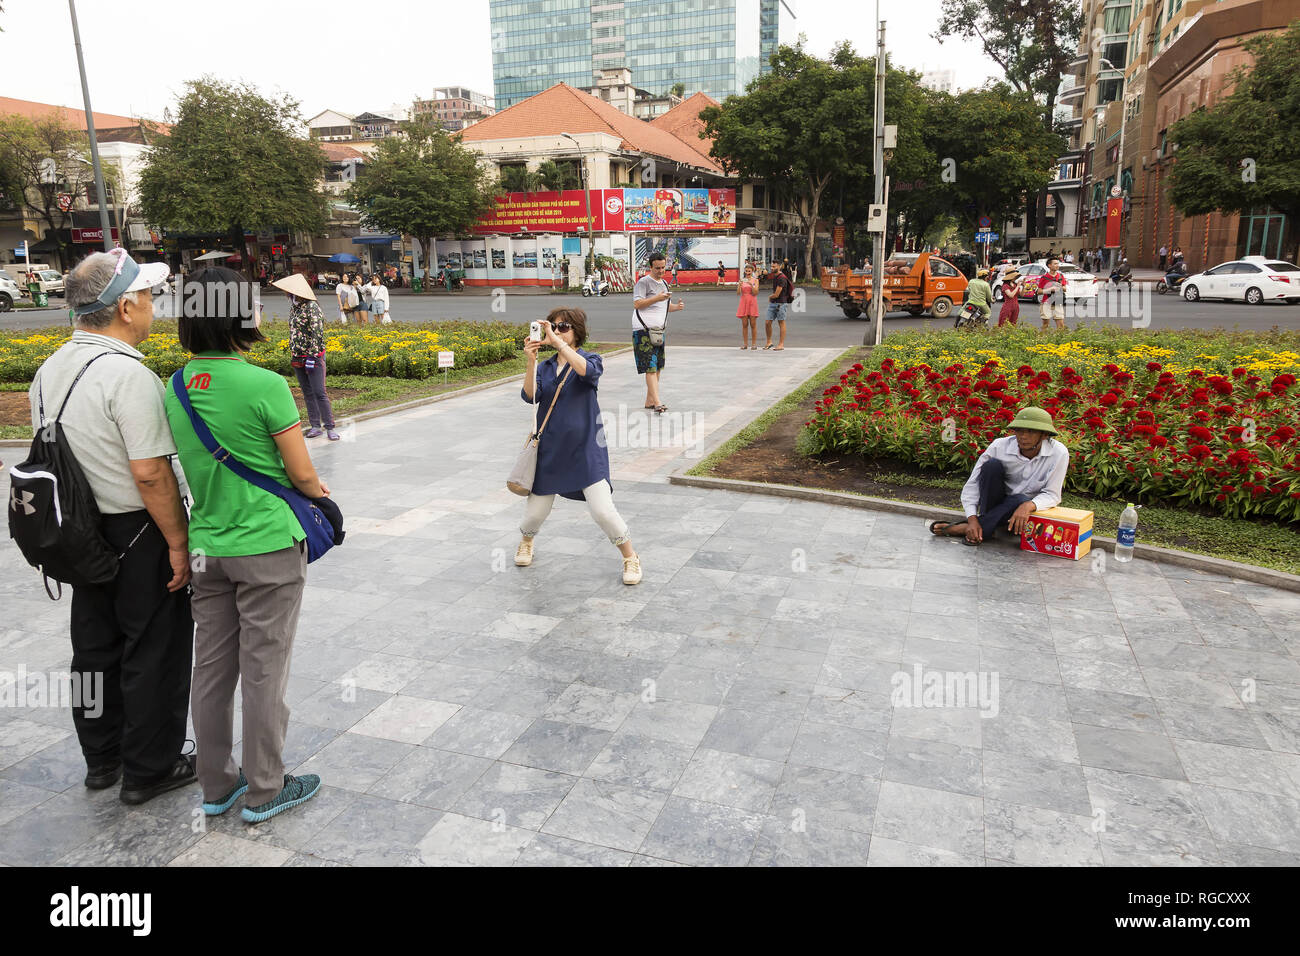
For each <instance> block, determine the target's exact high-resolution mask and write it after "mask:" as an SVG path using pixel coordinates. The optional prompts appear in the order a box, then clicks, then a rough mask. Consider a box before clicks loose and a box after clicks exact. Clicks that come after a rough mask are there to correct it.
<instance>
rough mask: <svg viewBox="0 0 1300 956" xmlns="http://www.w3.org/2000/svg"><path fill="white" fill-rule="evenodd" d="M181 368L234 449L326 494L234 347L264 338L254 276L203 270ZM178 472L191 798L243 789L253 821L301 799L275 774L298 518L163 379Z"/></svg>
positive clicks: (276, 385) (271, 386) (295, 605)
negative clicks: (247, 473)
mask: <svg viewBox="0 0 1300 956" xmlns="http://www.w3.org/2000/svg"><path fill="white" fill-rule="evenodd" d="M182 301H183V302H184V303H185V308H184V309H183V310H181V316H180V318H179V320H178V326H179V328H178V332H179V335H180V340H181V345H182V346H184V347H185V348H186V349H187V350H189V351H190V352H191V353H193V358H192V359H191V360H190V361H189V362H188V363H187V364H186V366H185V368H184V370H183V371H182V373H181V377H182V379H183V380H184V381H185V383H186V386H185V391H186V395H188V397H189V400H190V404H191V406H192V407H193V408H194V411H195V413H196V414H197V415H198V416H199V417H200V418H201V419H202V420H203V421H204V422H205V423H206V424H207V426H208V428H209V429H210V430H211V431H212V434H213V437H214V438H215V439H216V441H217V442H219V443H220V444H221V446H222V447H223V448H225V449H227V450H228V451H229V452H230V453H231V455H232V456H233V457H234V458H235V459H236V460H238V461H240V462H242V463H243V464H244V465H246V466H247V467H249V468H251V469H253V470H254V471H260V472H262V473H264V474H267V475H270V476H271V477H272V478H274V479H275V480H276V481H279V482H280V483H281V484H283V485H285V486H286V487H289V486H292V487H294V488H297V489H298V490H299V491H301V492H302V493H303V494H305V495H307V496H308V497H310V498H320V497H323V496H325V495H328V494H329V489H328V488H327V487H326V486H325V483H324V482H323V481H321V480H320V476H319V475H317V474H316V468H315V466H313V465H312V461H311V456H310V455H309V454H308V452H307V443H306V441H305V440H304V439H303V434H302V431H301V429H300V425H301V421H300V417H299V414H298V406H297V405H296V403H295V402H294V400H293V395H292V393H291V392H290V391H289V386H288V384H286V382H285V380H284V378H283V377H281V376H280V375H277V374H276V373H275V372H272V371H270V370H269V369H264V368H258V367H257V366H255V365H252V364H250V363H249V362H247V361H246V360H245V359H244V354H243V353H245V352H247V351H248V349H249V348H251V347H252V346H253V344H254V343H256V342H263V341H266V339H265V337H264V336H263V335H262V333H261V331H260V330H259V328H258V325H259V324H260V320H261V316H260V313H259V312H258V310H257V307H256V305H255V303H254V301H253V298H252V286H251V284H250V283H248V282H247V281H246V280H245V279H244V278H243V277H242V276H241V275H239V274H238V273H236V272H232V271H231V270H229V269H223V268H214V269H206V270H204V271H203V272H200V273H199V274H198V275H196V276H194V277H193V278H191V279H190V280H189V281H188V282H187V283H186V284H185V288H184V290H183V292H182ZM164 404H165V406H166V409H167V419H168V422H169V424H170V425H171V430H172V435H173V436H174V438H175V439H176V449H177V452H178V454H179V457H180V460H181V466H182V467H183V468H184V469H185V474H186V477H187V478H188V479H189V483H190V490H191V493H192V495H193V497H194V505H193V509H192V511H191V514H190V539H189V540H190V548H191V551H192V554H193V561H192V568H193V572H194V574H193V579H192V580H193V587H194V597H193V601H192V607H193V613H194V624H195V634H194V679H193V684H192V690H191V694H190V707H191V710H192V712H193V715H194V732H195V736H196V738H197V742H196V748H195V750H196V756H197V771H198V777H199V784H200V785H201V786H202V788H203V800H204V802H203V810H204V812H205V813H207V814H209V815H216V814H220V813H225V812H226V811H227V810H229V809H230V808H231V807H232V806H234V804H235V802H236V801H237V800H238V799H239V798H240V796H244V795H245V794H246V796H245V797H244V809H243V813H242V815H243V818H244V819H245V820H247V821H248V822H250V823H260V822H261V821H263V820H268V819H270V818H271V817H273V816H275V815H276V814H278V813H281V812H283V811H284V810H287V809H289V808H290V807H294V806H297V805H298V804H300V803H302V802H304V801H306V800H309V799H311V798H312V797H313V796H315V795H316V793H317V791H318V790H319V789H320V778H319V777H317V776H315V775H314V774H307V775H303V776H301V777H293V776H290V775H288V774H286V773H285V772H284V761H283V750H284V738H285V733H286V732H287V730H288V727H289V707H288V705H287V704H286V703H285V699H284V698H285V688H286V685H287V682H288V679H289V659H290V654H291V652H292V650H293V639H294V633H295V631H296V630H297V627H298V612H299V609H300V607H301V606H302V592H303V586H304V585H305V584H306V580H307V552H306V547H305V544H304V537H305V536H304V534H303V530H302V526H301V525H300V524H299V523H298V520H297V518H296V517H294V514H293V511H292V510H291V509H290V508H289V506H288V505H287V504H286V503H285V502H284V501H283V500H282V499H281V498H279V497H277V496H276V495H273V494H271V493H269V492H266V491H263V490H262V489H261V488H258V487H257V486H256V485H253V484H252V483H250V482H248V481H245V480H244V479H243V478H241V477H239V476H238V475H237V474H235V473H234V472H233V471H231V470H230V469H229V468H227V467H225V466H224V465H222V464H220V463H218V462H217V461H216V460H215V459H214V458H213V456H212V455H211V454H210V453H209V452H208V451H207V449H205V448H204V447H203V443H202V442H201V441H200V440H199V438H198V435H197V434H196V433H195V431H194V425H193V423H192V422H191V421H190V418H189V415H188V414H187V413H186V412H185V410H184V409H183V408H182V407H181V404H180V401H179V400H178V399H177V398H176V395H175V393H174V391H173V386H172V383H171V381H170V380H169V381H168V384H167V394H166V399H165V402H164ZM237 682H238V683H239V685H240V689H241V693H242V700H243V711H244V722H243V745H242V746H243V764H244V765H243V767H242V769H241V768H240V767H238V766H236V764H235V762H234V759H233V758H232V755H231V751H232V748H233V736H234V694H235V685H236V683H237Z"/></svg>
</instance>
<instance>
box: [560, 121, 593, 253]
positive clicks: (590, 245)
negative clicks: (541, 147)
mask: <svg viewBox="0 0 1300 956" xmlns="http://www.w3.org/2000/svg"><path fill="white" fill-rule="evenodd" d="M560 135H561V136H562V137H564V138H565V139H567V140H569V141H570V142H572V143H573V145H574V146H577V147H578V162H579V163H580V164H581V166H582V188H583V191H584V192H585V193H586V200H585V204H586V206H587V271H588V272H591V267H592V266H593V265H594V263H595V260H596V237H595V235H594V234H593V233H592V231H591V227H592V219H591V181H590V179H589V178H588V176H587V159H586V157H585V156H584V155H583V153H582V144H581V143H579V142H578V141H577V140H576V139H574V138H573V137H572V136H570V135H569V134H568V133H561V134H560Z"/></svg>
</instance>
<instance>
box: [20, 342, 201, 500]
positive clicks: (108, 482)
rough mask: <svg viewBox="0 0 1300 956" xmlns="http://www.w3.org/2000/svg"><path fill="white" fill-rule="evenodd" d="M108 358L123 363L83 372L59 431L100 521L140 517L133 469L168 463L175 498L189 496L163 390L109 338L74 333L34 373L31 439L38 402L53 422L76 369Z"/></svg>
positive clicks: (135, 357) (131, 353)
mask: <svg viewBox="0 0 1300 956" xmlns="http://www.w3.org/2000/svg"><path fill="white" fill-rule="evenodd" d="M110 351H111V352H120V353H122V354H123V355H125V356H128V357H127V358H119V357H118V356H116V355H110V356H108V357H107V358H102V359H99V360H98V361H96V362H95V364H94V365H92V366H90V368H88V369H87V370H86V374H85V375H83V376H82V377H81V381H80V382H78V383H77V387H76V388H75V389H73V391H72V395H71V397H70V398H69V399H68V407H67V409H66V410H65V411H64V413H63V419H62V424H63V433H64V435H65V436H66V437H67V439H68V446H69V447H70V448H71V449H72V453H73V454H74V455H76V456H77V463H78V464H79V465H81V469H82V471H84V472H85V474H86V481H87V482H89V484H90V490H91V492H92V493H93V494H94V496H95V504H96V505H98V506H99V510H100V513H102V514H122V513H123V512H127V511H142V510H144V501H143V500H142V499H141V497H140V489H139V488H138V486H137V485H136V483H135V477H134V476H133V475H132V474H131V462H132V461H138V460H141V459H145V458H162V457H170V458H171V459H172V471H173V472H174V473H175V474H176V481H177V485H178V486H179V487H180V493H181V494H182V495H186V494H188V491H189V490H188V488H187V487H186V484H185V474H184V472H182V471H181V470H180V466H179V464H178V462H177V460H176V457H175V455H176V443H175V441H174V440H173V439H172V432H171V427H170V426H169V425H168V424H167V412H166V411H165V410H164V408H163V384H162V382H161V381H159V380H158V376H157V375H155V374H154V373H153V372H151V371H149V369H147V368H145V367H144V365H142V364H141V363H140V361H139V360H140V359H141V358H142V356H141V354H140V352H138V351H137V350H136V349H134V348H132V347H131V346H129V345H127V344H126V343H125V342H123V341H121V340H120V339H115V338H113V337H112V336H108V335H102V334H100V333H97V332H91V331H88V330H85V329H77V330H75V331H74V332H73V333H72V338H71V339H69V340H68V341H67V342H65V343H64V344H63V345H62V346H60V347H59V349H58V350H57V351H55V352H54V354H52V355H51V356H50V357H49V358H47V359H46V360H45V362H44V363H43V364H42V365H41V367H40V368H39V369H37V371H36V375H35V376H34V378H33V379H32V385H31V388H30V389H29V390H28V396H29V399H30V402H31V412H32V431H33V434H34V433H35V432H36V431H37V430H38V429H39V428H40V426H41V417H40V402H41V399H42V398H43V399H44V403H45V420H46V421H47V422H51V421H53V420H54V418H55V416H56V415H57V414H58V412H59V407H60V406H61V405H62V403H63V399H64V398H65V397H68V389H69V388H70V387H71V385H72V381H73V379H75V378H76V377H77V373H78V372H80V371H81V367H82V366H83V365H85V364H86V363H87V362H89V361H90V360H91V359H92V358H94V357H95V356H96V355H99V354H101V353H104V352H110Z"/></svg>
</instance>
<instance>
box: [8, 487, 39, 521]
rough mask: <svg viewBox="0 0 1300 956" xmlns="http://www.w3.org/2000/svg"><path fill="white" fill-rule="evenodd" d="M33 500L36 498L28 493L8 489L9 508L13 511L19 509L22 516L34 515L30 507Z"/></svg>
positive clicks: (33, 510) (34, 510)
mask: <svg viewBox="0 0 1300 956" xmlns="http://www.w3.org/2000/svg"><path fill="white" fill-rule="evenodd" d="M35 500H36V496H35V495H34V494H32V493H31V492H30V491H19V490H18V489H17V488H11V489H9V507H10V508H12V509H13V510H14V511H17V510H18V509H19V508H21V509H22V510H23V513H24V514H29V515H34V514H36V509H35V508H33V507H32V502H33V501H35Z"/></svg>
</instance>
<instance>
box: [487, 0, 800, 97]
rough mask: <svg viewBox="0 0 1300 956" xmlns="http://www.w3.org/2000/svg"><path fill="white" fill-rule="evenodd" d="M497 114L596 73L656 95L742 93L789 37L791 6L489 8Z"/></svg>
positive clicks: (587, 81)
mask: <svg viewBox="0 0 1300 956" xmlns="http://www.w3.org/2000/svg"><path fill="white" fill-rule="evenodd" d="M491 15H492V73H493V81H494V85H495V94H496V105H497V109H498V110H501V109H505V108H506V107H508V106H510V105H511V104H513V103H517V102H519V101H520V100H522V99H526V98H527V97H529V96H532V95H534V94H536V93H540V92H541V91H542V90H544V89H546V88H547V87H548V86H551V85H553V84H555V83H559V82H564V83H568V84H570V85H572V86H577V87H583V86H590V85H592V83H593V81H594V77H595V76H596V74H597V73H598V72H599V71H600V70H602V69H608V68H615V67H627V68H628V69H630V70H631V71H632V82H633V83H634V84H636V86H637V87H639V88H641V89H644V90H649V91H650V92H651V93H655V94H663V93H666V92H668V90H670V89H671V88H672V87H673V85H674V84H676V83H681V84H682V85H683V86H684V87H685V88H686V93H687V95H690V94H691V93H696V92H703V93H707V94H709V96H712V97H713V98H714V99H716V100H722V99H724V98H725V97H727V96H730V95H731V94H733V93H743V92H744V89H745V85H746V84H747V83H749V81H750V80H752V79H753V78H754V77H755V76H757V75H758V74H759V72H760V71H761V70H762V69H764V68H766V66H767V57H768V56H770V55H771V53H772V52H774V51H775V49H776V44H777V42H778V40H779V39H780V38H781V37H784V38H785V39H786V40H787V41H788V40H789V39H790V38H791V37H790V34H791V33H792V32H793V30H792V23H791V21H792V20H793V17H794V14H793V10H792V8H791V6H790V0H491Z"/></svg>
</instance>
